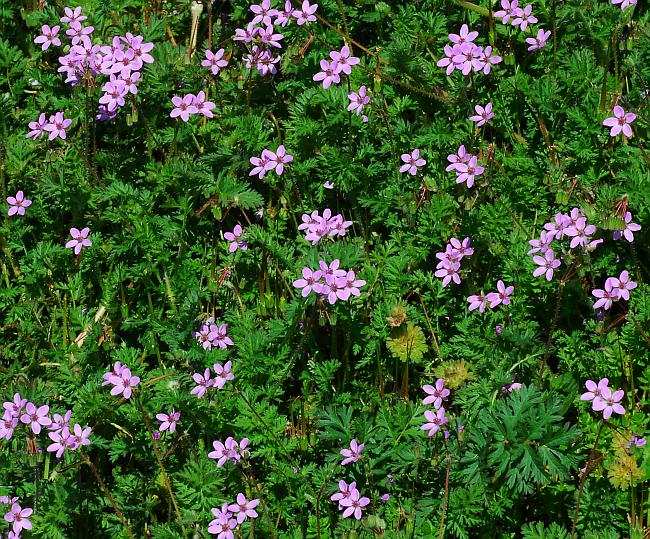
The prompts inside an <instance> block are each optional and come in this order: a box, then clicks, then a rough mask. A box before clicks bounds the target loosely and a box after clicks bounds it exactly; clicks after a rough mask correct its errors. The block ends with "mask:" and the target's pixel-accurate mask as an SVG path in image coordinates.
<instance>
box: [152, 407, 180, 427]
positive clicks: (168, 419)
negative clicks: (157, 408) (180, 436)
mask: <svg viewBox="0 0 650 539" xmlns="http://www.w3.org/2000/svg"><path fill="white" fill-rule="evenodd" d="M180 418H181V413H180V412H178V411H176V410H174V409H173V408H172V411H171V412H169V413H167V414H156V419H157V420H158V421H161V423H160V427H159V428H158V430H160V432H163V431H166V430H168V429H169V432H174V431H175V430H176V423H178V420H179V419H180Z"/></svg>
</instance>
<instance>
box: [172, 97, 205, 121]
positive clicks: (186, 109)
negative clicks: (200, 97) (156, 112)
mask: <svg viewBox="0 0 650 539" xmlns="http://www.w3.org/2000/svg"><path fill="white" fill-rule="evenodd" d="M195 99H196V96H194V95H193V94H187V95H186V96H183V97H180V96H177V95H175V96H174V97H172V103H173V104H174V107H175V108H174V109H172V111H171V112H170V113H169V115H170V116H171V117H172V118H176V117H177V116H180V117H181V120H183V121H184V122H187V121H188V120H189V119H190V114H196V113H198V112H199V110H198V109H197V108H196V105H195V104H194V101H195Z"/></svg>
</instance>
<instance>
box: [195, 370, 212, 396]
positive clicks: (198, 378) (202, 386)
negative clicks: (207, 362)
mask: <svg viewBox="0 0 650 539" xmlns="http://www.w3.org/2000/svg"><path fill="white" fill-rule="evenodd" d="M210 374H211V372H210V369H205V371H204V372H203V375H201V374H200V373H198V372H195V373H194V374H193V375H192V380H194V382H195V383H196V387H194V388H193V389H192V391H190V395H196V396H197V398H199V399H200V398H202V397H203V395H205V392H206V390H207V389H208V388H210V387H212V386H213V385H214V380H211V379H210Z"/></svg>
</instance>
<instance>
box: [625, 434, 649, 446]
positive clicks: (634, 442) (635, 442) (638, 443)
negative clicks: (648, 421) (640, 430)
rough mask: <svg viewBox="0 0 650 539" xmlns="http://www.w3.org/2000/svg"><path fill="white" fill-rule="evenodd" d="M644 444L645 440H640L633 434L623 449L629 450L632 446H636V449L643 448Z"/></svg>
mask: <svg viewBox="0 0 650 539" xmlns="http://www.w3.org/2000/svg"><path fill="white" fill-rule="evenodd" d="M646 443H647V441H646V439H645V438H642V437H641V436H638V435H636V434H633V435H632V437H631V438H630V441H629V442H628V443H627V445H626V446H625V449H629V448H630V447H631V446H633V445H634V446H636V447H643V446H644V445H645V444H646Z"/></svg>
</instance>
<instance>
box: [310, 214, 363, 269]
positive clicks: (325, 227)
mask: <svg viewBox="0 0 650 539" xmlns="http://www.w3.org/2000/svg"><path fill="white" fill-rule="evenodd" d="M350 226H352V221H346V220H345V218H344V217H343V215H341V214H338V215H334V216H332V210H330V209H329V208H325V210H323V216H322V217H321V216H320V215H319V213H318V210H314V211H313V212H311V215H308V214H306V213H304V214H303V215H302V223H301V224H300V225H298V230H306V231H307V233H306V235H305V239H306V240H307V241H310V242H311V244H312V245H316V244H317V243H318V242H319V241H320V240H321V239H323V238H326V237H336V236H341V237H343V236H345V229H346V228H348V227H350ZM303 274H304V270H303Z"/></svg>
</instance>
